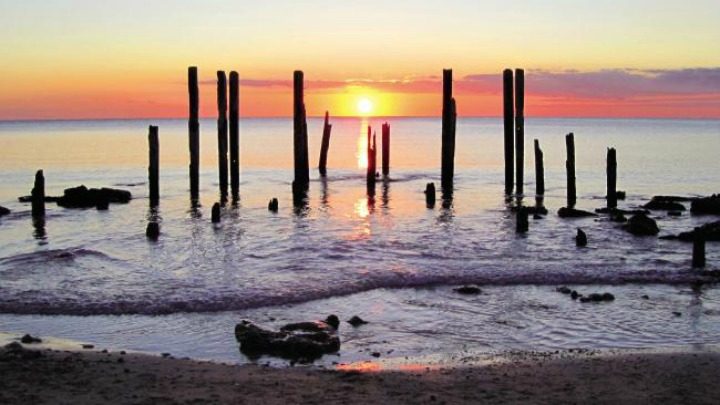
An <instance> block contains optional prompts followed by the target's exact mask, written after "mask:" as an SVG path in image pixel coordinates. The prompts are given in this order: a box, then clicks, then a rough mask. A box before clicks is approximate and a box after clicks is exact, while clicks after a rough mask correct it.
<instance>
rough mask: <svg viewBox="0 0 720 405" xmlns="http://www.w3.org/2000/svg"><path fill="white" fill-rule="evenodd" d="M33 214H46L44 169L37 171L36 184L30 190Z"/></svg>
mask: <svg viewBox="0 0 720 405" xmlns="http://www.w3.org/2000/svg"><path fill="white" fill-rule="evenodd" d="M30 199H31V201H30V202H31V206H32V216H33V217H35V218H39V217H44V216H45V175H43V171H42V170H38V171H37V172H36V173H35V184H34V185H33V189H32V191H31V192H30Z"/></svg>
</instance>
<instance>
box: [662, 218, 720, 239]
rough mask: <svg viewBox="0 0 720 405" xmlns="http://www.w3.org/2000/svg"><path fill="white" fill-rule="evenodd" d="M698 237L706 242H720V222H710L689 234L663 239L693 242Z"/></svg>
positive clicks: (682, 233) (684, 233)
mask: <svg viewBox="0 0 720 405" xmlns="http://www.w3.org/2000/svg"><path fill="white" fill-rule="evenodd" d="M697 236H701V237H702V238H703V239H705V241H709V242H720V221H715V222H709V223H707V224H704V225H702V226H700V227H697V228H695V229H693V230H692V231H688V232H681V233H680V234H678V235H666V236H663V237H662V238H661V239H670V240H673V239H678V240H681V241H683V242H692V241H694V240H695V238H696V237H697Z"/></svg>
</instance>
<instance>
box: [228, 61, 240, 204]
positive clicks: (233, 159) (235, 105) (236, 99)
mask: <svg viewBox="0 0 720 405" xmlns="http://www.w3.org/2000/svg"><path fill="white" fill-rule="evenodd" d="M229 143H230V192H231V193H232V199H233V201H237V200H238V198H240V78H239V77H238V73H237V72H235V71H232V72H230V142H229Z"/></svg>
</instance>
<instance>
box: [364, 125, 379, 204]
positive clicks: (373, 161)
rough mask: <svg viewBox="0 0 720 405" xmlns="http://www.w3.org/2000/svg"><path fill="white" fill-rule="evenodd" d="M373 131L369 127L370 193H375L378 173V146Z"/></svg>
mask: <svg viewBox="0 0 720 405" xmlns="http://www.w3.org/2000/svg"><path fill="white" fill-rule="evenodd" d="M371 132H372V129H371V128H370V126H369V125H368V134H367V136H368V145H367V162H368V164H367V174H366V180H367V187H368V191H370V190H372V191H373V192H374V191H375V173H376V172H377V153H376V151H377V145H376V143H375V134H372V136H371Z"/></svg>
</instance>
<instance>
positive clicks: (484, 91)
mask: <svg viewBox="0 0 720 405" xmlns="http://www.w3.org/2000/svg"><path fill="white" fill-rule="evenodd" d="M718 21H720V1H717V0H685V1H663V0H655V1H646V0H634V1H627V0H624V1H615V0H606V1H585V0H574V1H570V0H556V1H550V0H544V1H521V0H517V1H514V2H508V1H506V0H503V1H496V0H487V1H478V0H473V1H470V0H468V1H465V0H442V1H434V0H428V1H405V0H394V1H388V0H383V1H376V0H365V1H350V0H347V1H338V0H334V1H325V0H306V1H297V0H295V1H293V0H266V1H245V0H210V1H190V0H176V1H171V0H143V1H136V0H125V1H107V2H106V1H91V0H65V1H60V0H23V1H10V0H0V55H2V57H1V58H0V120H15V119H75V118H150V117H153V118H160V117H184V116H186V114H187V84H186V80H187V67H188V66H197V67H198V69H199V74H200V79H201V115H202V116H205V117H212V116H215V114H216V104H215V97H216V95H215V80H216V71H217V70H226V71H230V70H236V71H238V73H239V75H240V80H241V89H240V97H241V101H240V102H241V107H240V113H241V115H242V116H253V117H260V116H290V115H291V114H292V89H291V82H292V73H293V71H294V70H296V69H300V70H303V71H304V72H305V86H306V100H305V101H306V107H307V111H308V114H309V115H322V114H323V113H324V112H325V111H326V110H329V111H330V114H331V115H334V116H348V115H350V116H352V115H357V114H358V113H359V111H358V104H359V103H361V102H363V101H362V100H367V101H364V102H363V103H365V105H366V103H367V102H368V101H369V102H370V103H371V104H372V112H371V113H372V114H374V115H388V116H438V115H439V114H440V111H441V89H442V83H441V76H442V69H443V68H452V69H453V76H454V95H455V98H456V100H457V106H458V113H459V115H461V116H498V115H500V114H501V113H502V96H501V90H502V76H501V74H502V70H503V69H504V68H523V69H525V72H526V79H525V80H526V116H528V117H532V116H553V117H659V118H671V117H682V118H720V45H718V44H720V23H718Z"/></svg>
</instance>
